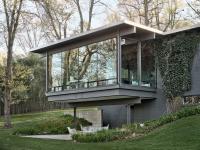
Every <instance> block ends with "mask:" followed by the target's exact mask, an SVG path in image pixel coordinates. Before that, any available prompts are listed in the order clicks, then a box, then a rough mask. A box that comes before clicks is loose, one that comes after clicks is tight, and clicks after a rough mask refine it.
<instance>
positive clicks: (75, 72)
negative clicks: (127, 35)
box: [47, 38, 117, 91]
mask: <svg viewBox="0 0 200 150" xmlns="http://www.w3.org/2000/svg"><path fill="white" fill-rule="evenodd" d="M116 52H117V46H116V38H112V39H108V40H105V41H101V42H97V43H93V44H90V45H87V46H82V47H79V48H76V49H72V50H66V51H64V52H60V53H56V54H49V55H48V78H47V79H48V89H49V91H61V90H69V89H78V88H90V87H98V86H104V85H113V84H116V82H117V73H116V72H117V70H116V62H117V60H116V55H117V54H116Z"/></svg>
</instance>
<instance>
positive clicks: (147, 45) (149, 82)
mask: <svg viewBox="0 0 200 150" xmlns="http://www.w3.org/2000/svg"><path fill="white" fill-rule="evenodd" d="M155 70H156V69H155V57H154V53H153V47H152V44H151V42H150V41H144V42H142V81H141V86H145V87H155V83H156V71H155Z"/></svg>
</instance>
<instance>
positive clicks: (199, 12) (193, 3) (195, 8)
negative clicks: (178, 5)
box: [186, 0, 200, 18]
mask: <svg viewBox="0 0 200 150" xmlns="http://www.w3.org/2000/svg"><path fill="white" fill-rule="evenodd" d="M186 2H187V4H188V6H189V7H190V8H191V9H192V10H193V11H194V13H195V14H196V15H197V17H198V18H200V9H199V7H200V0H195V1H189V0H186Z"/></svg>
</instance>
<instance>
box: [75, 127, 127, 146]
mask: <svg viewBox="0 0 200 150" xmlns="http://www.w3.org/2000/svg"><path fill="white" fill-rule="evenodd" d="M130 135H131V132H130V131H120V130H117V129H112V130H103V131H99V132H96V133H90V134H75V135H73V136H72V138H73V140H75V141H77V142H83V143H89V142H109V141H114V140H121V139H125V138H126V137H128V136H130Z"/></svg>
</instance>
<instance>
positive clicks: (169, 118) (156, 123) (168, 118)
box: [123, 106, 200, 133]
mask: <svg viewBox="0 0 200 150" xmlns="http://www.w3.org/2000/svg"><path fill="white" fill-rule="evenodd" d="M198 114H200V107H199V106H198V107H193V108H192V107H190V108H184V109H182V110H180V111H178V112H177V113H173V114H168V115H165V116H162V117H160V118H159V119H157V120H151V121H147V122H145V123H144V127H140V124H139V123H133V124H129V125H123V128H125V129H127V130H130V131H131V132H135V133H148V132H150V131H151V130H153V129H155V128H157V127H160V126H162V125H165V124H167V123H170V122H173V121H176V120H178V119H181V118H185V117H189V116H192V115H198Z"/></svg>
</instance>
